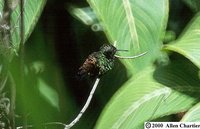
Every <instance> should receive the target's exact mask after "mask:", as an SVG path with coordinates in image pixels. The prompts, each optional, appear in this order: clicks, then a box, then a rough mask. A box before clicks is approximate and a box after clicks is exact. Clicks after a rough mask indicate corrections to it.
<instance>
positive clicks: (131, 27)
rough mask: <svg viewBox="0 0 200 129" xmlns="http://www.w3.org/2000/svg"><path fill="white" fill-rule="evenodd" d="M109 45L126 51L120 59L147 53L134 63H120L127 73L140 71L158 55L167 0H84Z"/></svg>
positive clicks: (128, 61) (131, 61) (164, 23)
mask: <svg viewBox="0 0 200 129" xmlns="http://www.w3.org/2000/svg"><path fill="white" fill-rule="evenodd" d="M88 2H89V4H90V5H91V7H92V8H93V10H94V11H95V13H96V15H97V16H98V18H99V21H100V22H101V23H102V26H103V28H104V31H105V33H106V35H107V37H108V38H109V40H110V42H112V43H113V42H114V41H117V44H116V47H117V48H118V49H126V50H129V52H121V53H118V54H120V55H123V56H131V55H136V54H139V53H142V52H145V51H148V54H147V55H145V56H144V57H141V58H138V59H136V60H122V62H123V63H124V65H125V66H126V68H128V69H129V72H130V73H134V72H135V71H138V70H141V69H142V68H144V67H145V66H147V65H149V64H152V62H153V61H154V60H155V59H156V58H157V57H158V56H159V55H160V54H161V53H160V48H161V44H162V43H161V37H162V36H163V31H164V29H165V26H166V20H167V13H168V1H167V0H146V1H143V0H88Z"/></svg>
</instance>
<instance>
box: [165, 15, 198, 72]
mask: <svg viewBox="0 0 200 129" xmlns="http://www.w3.org/2000/svg"><path fill="white" fill-rule="evenodd" d="M199 43H200V14H197V15H196V16H195V18H194V19H193V20H192V22H191V23H190V24H189V26H188V27H187V28H186V30H185V31H184V33H183V34H182V35H181V37H180V38H179V39H178V40H176V41H174V42H172V43H170V44H167V45H166V46H165V47H164V49H166V50H170V51H174V52H177V53H180V54H182V55H183V56H185V57H186V58H188V59H189V60H190V61H192V62H193V63H194V64H195V65H196V66H198V67H199V68H200V44H199Z"/></svg>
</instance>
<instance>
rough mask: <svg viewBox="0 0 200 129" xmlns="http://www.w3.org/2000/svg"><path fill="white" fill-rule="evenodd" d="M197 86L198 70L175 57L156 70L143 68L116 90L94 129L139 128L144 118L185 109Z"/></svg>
mask: <svg viewBox="0 0 200 129" xmlns="http://www.w3.org/2000/svg"><path fill="white" fill-rule="evenodd" d="M188 67H190V68H191V69H187V68H188ZM199 86H200V80H199V79H198V70H197V68H196V67H195V66H194V65H193V64H191V63H190V64H188V63H185V62H183V61H180V60H179V61H177V62H176V63H172V64H169V65H167V66H162V67H159V68H158V69H156V70H155V69H154V68H152V67H149V68H146V69H145V70H143V71H141V72H140V73H138V74H137V75H135V76H134V77H132V78H131V79H130V80H129V81H127V82H126V83H125V84H124V85H123V86H122V88H121V89H120V90H118V92H116V94H115V95H114V96H113V97H112V99H111V100H110V102H109V103H108V105H107V106H106V108H105V109H104V110H103V112H102V114H101V116H100V118H99V120H98V122H97V125H96V129H107V128H108V127H109V128H110V129H116V128H117V129H133V128H134V129H142V128H143V126H142V125H143V123H144V122H145V121H148V120H152V119H155V118H158V117H161V116H164V115H169V114H174V113H177V112H182V111H186V110H188V109H189V108H190V107H191V106H192V105H193V104H194V103H196V100H197V99H196V98H195V97H196V96H198V95H199V91H200V88H199Z"/></svg>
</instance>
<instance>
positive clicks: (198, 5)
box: [183, 0, 200, 12]
mask: <svg viewBox="0 0 200 129" xmlns="http://www.w3.org/2000/svg"><path fill="white" fill-rule="evenodd" d="M183 2H185V3H186V4H187V5H188V6H189V7H190V8H191V9H192V11H194V12H198V11H199V10H200V1H199V0H183Z"/></svg>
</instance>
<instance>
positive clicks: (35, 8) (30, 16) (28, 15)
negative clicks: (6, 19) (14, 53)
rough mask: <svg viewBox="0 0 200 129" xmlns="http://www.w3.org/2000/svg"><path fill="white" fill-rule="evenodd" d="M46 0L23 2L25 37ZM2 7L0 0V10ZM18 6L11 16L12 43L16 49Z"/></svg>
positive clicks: (29, 32)
mask: <svg viewBox="0 0 200 129" xmlns="http://www.w3.org/2000/svg"><path fill="white" fill-rule="evenodd" d="M45 3H46V0H26V1H25V4H24V20H25V21H24V28H25V39H27V38H28V37H29V35H30V34H31V32H32V30H33V28H34V26H35V24H36V23H37V20H38V18H39V16H40V14H41V12H42V10H43V8H44V5H45ZM2 8H3V0H1V1H0V10H2ZM19 22H20V8H19V4H18V6H17V7H16V9H15V10H14V12H12V18H11V27H12V29H11V34H12V45H13V46H14V47H15V48H16V49H18V48H19V43H20V28H19V25H20V23H19Z"/></svg>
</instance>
